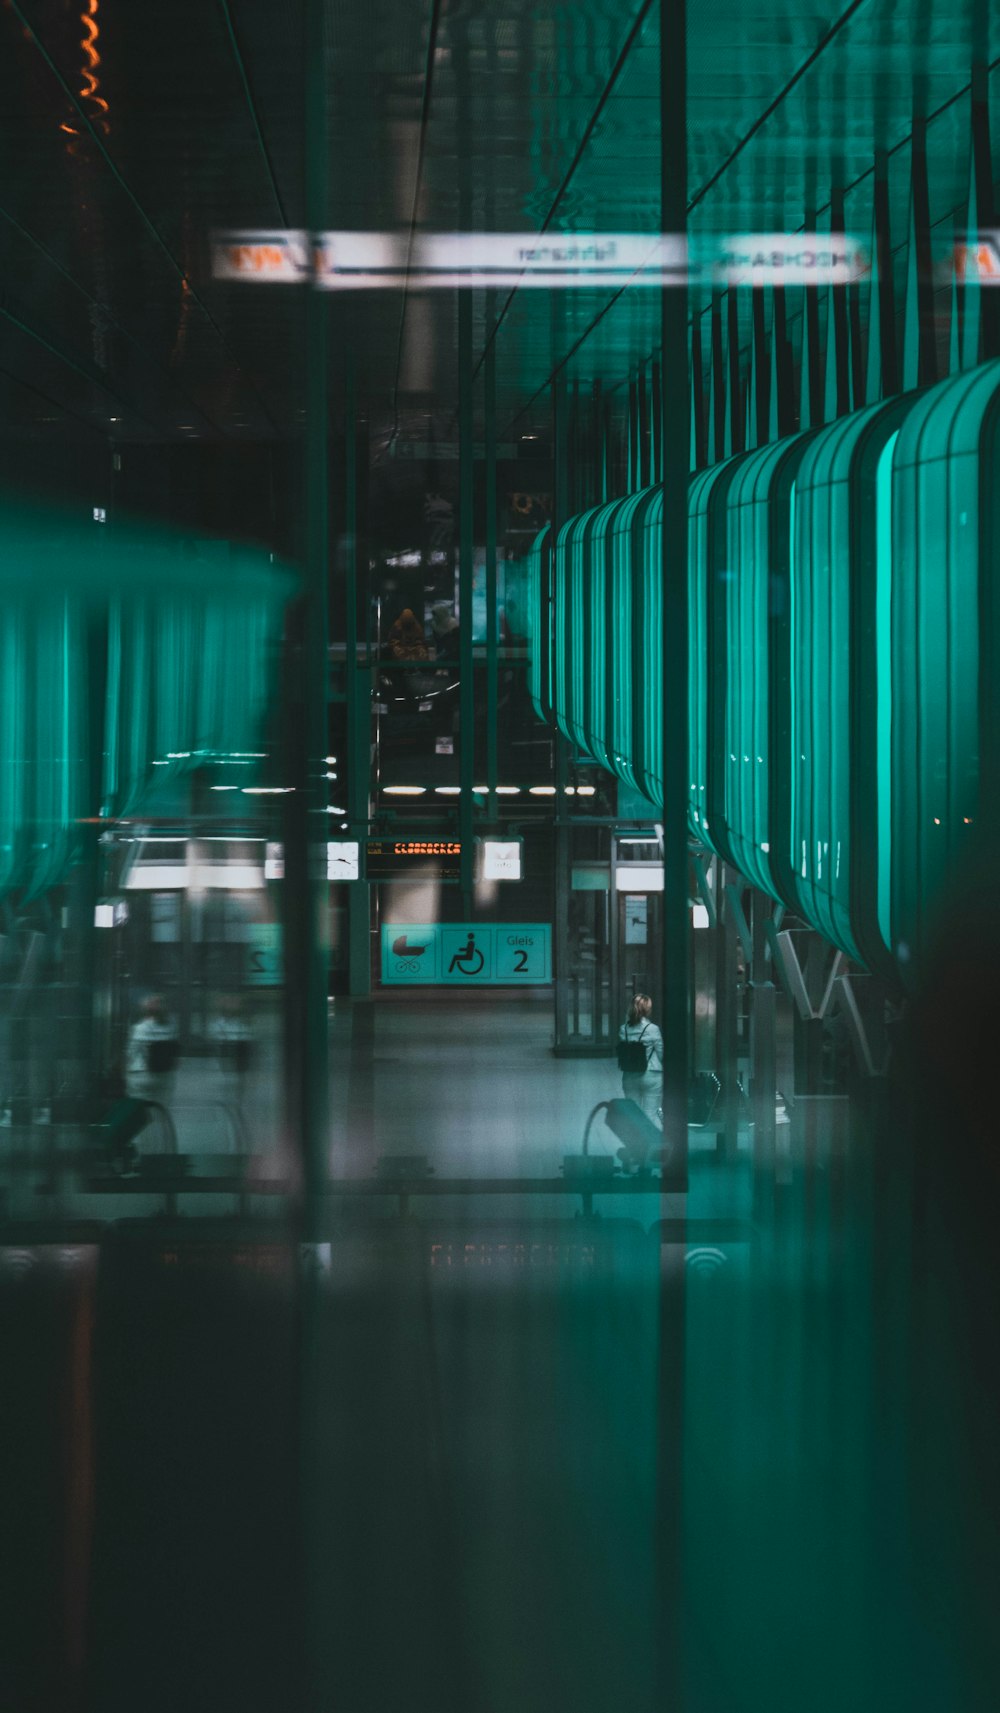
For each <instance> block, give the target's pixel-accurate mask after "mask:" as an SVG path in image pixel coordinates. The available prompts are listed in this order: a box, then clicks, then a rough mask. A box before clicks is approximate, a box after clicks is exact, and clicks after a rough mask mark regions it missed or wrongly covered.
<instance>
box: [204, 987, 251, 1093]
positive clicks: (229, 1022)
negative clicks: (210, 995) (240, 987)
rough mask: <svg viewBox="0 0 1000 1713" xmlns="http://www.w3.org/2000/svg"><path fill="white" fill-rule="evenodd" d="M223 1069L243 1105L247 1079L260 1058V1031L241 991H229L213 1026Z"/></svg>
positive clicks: (221, 1002) (220, 1003) (224, 996)
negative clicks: (258, 1049)
mask: <svg viewBox="0 0 1000 1713" xmlns="http://www.w3.org/2000/svg"><path fill="white" fill-rule="evenodd" d="M210 1035H211V1038H212V1040H213V1042H214V1043H215V1049H216V1053H217V1055H218V1061H219V1069H220V1070H221V1071H222V1073H223V1075H224V1077H225V1079H226V1085H227V1093H229V1094H230V1095H232V1097H233V1098H234V1099H235V1103H236V1105H237V1106H238V1107H241V1106H242V1104H243V1100H244V1096H245V1093H246V1087H247V1082H248V1079H249V1076H250V1073H251V1071H252V1070H253V1065H254V1060H255V1058H256V1046H257V1042H256V1033H255V1030H254V1027H253V1024H252V1022H251V1020H250V1018H249V1017H248V1016H247V1014H246V1008H245V1005H244V1000H243V995H242V994H241V993H225V994H223V995H222V997H221V999H220V1000H219V1011H218V1016H217V1017H216V1018H215V1020H214V1022H213V1023H212V1025H211V1030H210Z"/></svg>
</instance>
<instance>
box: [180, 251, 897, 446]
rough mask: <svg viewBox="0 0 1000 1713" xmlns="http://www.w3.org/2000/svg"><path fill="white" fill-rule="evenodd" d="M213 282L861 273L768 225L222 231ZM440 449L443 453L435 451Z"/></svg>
mask: <svg viewBox="0 0 1000 1713" xmlns="http://www.w3.org/2000/svg"><path fill="white" fill-rule="evenodd" d="M212 269H213V273H214V274H215V277H216V278H217V279H224V280H256V281H259V282H263V281H270V282H272V283H274V284H278V285H282V284H285V285H287V284H294V283H296V282H298V283H306V282H309V281H311V282H312V283H313V284H314V285H317V286H319V287H320V288H321V289H322V290H324V291H344V290H365V291H370V290H373V289H376V288H379V287H390V288H393V289H398V288H399V287H400V286H402V285H406V286H408V287H409V288H410V289H411V290H412V289H419V290H428V289H431V288H438V287H444V288H446V289H453V288H454V287H456V286H477V285H482V286H491V287H498V286H502V287H504V288H511V289H513V288H514V287H522V288H523V287H531V286H538V287H543V288H547V289H551V288H552V287H554V286H562V287H591V288H593V287H595V286H596V287H612V288H615V289H617V288H620V287H622V286H626V285H640V286H662V285H669V284H675V285H683V284H687V283H692V282H698V281H700V282H701V283H703V284H706V285H717V286H726V285H763V284H769V285H771V284H780V285H846V284H848V283H849V282H850V281H852V280H856V279H860V278H862V277H863V276H864V275H865V274H867V273H868V271H869V260H868V252H867V249H866V247H865V245H864V244H862V243H861V242H860V241H859V240H858V239H857V238H853V237H850V236H848V235H847V234H844V233H818V232H765V233H750V234H749V235H746V234H744V235H738V236H736V237H719V238H714V237H713V238H704V239H700V240H699V239H695V240H692V241H691V242H690V243H688V242H687V241H686V240H685V239H683V238H679V237H676V236H672V235H662V234H660V233H656V232H591V233H588V232H564V233H560V232H547V233H544V234H539V233H537V232H425V233H417V234H416V235H415V236H410V235H409V234H406V233H399V232H318V233H316V234H314V235H311V234H309V233H308V232H304V231H297V232H289V231H284V230H279V231H273V232H272V231H267V232H262V231H252V232H244V231H240V232H224V233H218V234H217V235H216V237H215V239H214V240H213V246H212ZM438 455H439V456H440V454H438Z"/></svg>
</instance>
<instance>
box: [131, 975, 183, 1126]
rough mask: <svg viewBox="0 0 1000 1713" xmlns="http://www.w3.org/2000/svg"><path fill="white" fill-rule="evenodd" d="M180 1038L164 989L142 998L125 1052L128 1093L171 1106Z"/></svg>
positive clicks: (141, 1098) (137, 1097)
mask: <svg viewBox="0 0 1000 1713" xmlns="http://www.w3.org/2000/svg"><path fill="white" fill-rule="evenodd" d="M179 1057H180V1042H179V1039H178V1034H177V1025H176V1023H175V1021H174V1019H173V1018H172V1017H171V1016H170V1014H169V1012H168V1011H167V1003H166V1000H165V999H164V997H163V995H162V994H161V993H152V994H150V995H149V997H148V998H147V999H145V1000H143V1003H142V1008H141V1011H140V1016H139V1020H138V1022H136V1023H134V1024H133V1025H132V1030H131V1033H130V1035H129V1039H128V1048H127V1050H126V1056H125V1076H126V1084H127V1090H128V1093H129V1094H130V1095H131V1096H132V1097H133V1098H134V1099H136V1100H151V1101H156V1102H157V1103H158V1104H159V1105H161V1106H169V1104H170V1101H171V1098H172V1096H173V1092H174V1080H175V1077H176V1074H177V1061H178V1058H179Z"/></svg>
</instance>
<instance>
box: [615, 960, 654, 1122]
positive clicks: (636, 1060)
mask: <svg viewBox="0 0 1000 1713" xmlns="http://www.w3.org/2000/svg"><path fill="white" fill-rule="evenodd" d="M652 1015H653V1001H652V1000H651V999H650V997H649V994H648V993H637V994H636V995H635V998H634V999H633V1000H632V1003H631V1005H630V1006H629V1008H628V1013H627V1015H626V1018H625V1021H624V1023H623V1024H622V1026H621V1028H620V1029H619V1031H618V1063H619V1065H620V1066H621V1072H622V1094H623V1095H624V1096H625V1098H626V1100H634V1101H635V1103H636V1105H637V1106H641V1108H642V1110H643V1112H644V1113H645V1114H646V1117H647V1118H649V1119H651V1120H652V1122H653V1123H654V1124H659V1123H660V1120H661V1116H662V1111H663V1036H662V1035H661V1033H660V1031H659V1029H658V1028H657V1025H656V1024H655V1023H653V1022H652V1021H651V1018H652ZM643 1056H645V1070H643V1069H642V1064H643Z"/></svg>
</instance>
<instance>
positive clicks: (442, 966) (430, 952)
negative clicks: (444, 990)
mask: <svg viewBox="0 0 1000 1713" xmlns="http://www.w3.org/2000/svg"><path fill="white" fill-rule="evenodd" d="M382 980H383V982H384V983H386V984H388V985H390V986H402V987H406V986H410V987H416V986H420V985H433V986H442V987H508V986H509V987H519V986H521V987H523V986H538V985H543V984H547V983H548V982H550V981H551V980H552V930H551V928H550V927H549V925H548V923H539V922H527V923H525V922H499V923H498V922H416V923H414V922H409V923H405V924H404V923H399V922H393V923H385V922H384V923H383V924H382Z"/></svg>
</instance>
